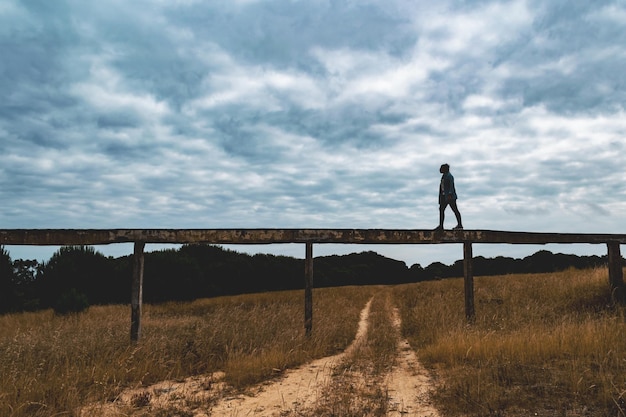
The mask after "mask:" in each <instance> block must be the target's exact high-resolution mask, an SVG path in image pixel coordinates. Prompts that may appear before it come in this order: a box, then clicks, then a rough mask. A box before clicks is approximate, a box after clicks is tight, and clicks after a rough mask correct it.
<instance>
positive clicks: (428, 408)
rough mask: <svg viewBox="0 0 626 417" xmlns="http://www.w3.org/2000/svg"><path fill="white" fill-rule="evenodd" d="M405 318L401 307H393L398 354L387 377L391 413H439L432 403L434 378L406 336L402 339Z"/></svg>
mask: <svg viewBox="0 0 626 417" xmlns="http://www.w3.org/2000/svg"><path fill="white" fill-rule="evenodd" d="M401 324H402V322H401V319H400V314H399V313H398V309H394V310H393V325H394V327H395V328H396V330H397V332H398V338H399V340H398V356H397V358H396V364H395V365H394V366H393V368H392V371H391V372H390V373H389V374H388V375H387V376H386V378H385V385H386V386H387V395H388V396H389V408H388V411H387V416H388V417H398V416H403V417H418V416H419V417H439V412H438V411H437V409H436V408H435V407H434V406H433V405H432V403H431V400H430V392H431V391H432V390H433V387H434V385H433V382H432V379H431V377H430V375H429V373H428V371H427V370H426V368H424V367H423V366H422V364H421V363H420V362H419V360H418V359H417V355H416V354H415V351H413V349H412V348H411V345H409V342H408V341H407V340H406V339H402V336H401V334H402V333H401V331H400V326H401Z"/></svg>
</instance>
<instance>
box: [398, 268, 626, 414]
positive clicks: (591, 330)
mask: <svg viewBox="0 0 626 417" xmlns="http://www.w3.org/2000/svg"><path fill="white" fill-rule="evenodd" d="M474 284H475V302H476V313H477V314H476V322H475V323H474V324H472V325H468V324H467V323H466V320H465V317H464V305H463V282H462V280H445V281H435V282H427V283H420V284H414V285H409V286H403V287H397V288H395V292H396V296H397V297H396V302H397V303H398V305H399V307H400V309H401V312H402V316H403V332H404V335H405V336H406V337H407V338H408V339H409V341H410V342H411V345H412V346H413V348H414V349H416V350H417V351H418V356H419V357H420V359H421V360H422V362H423V363H424V364H425V365H426V366H427V367H429V368H430V369H432V371H433V372H434V374H435V375H437V376H438V377H439V388H438V391H437V394H436V396H435V398H436V400H437V405H438V407H439V409H440V410H442V411H443V413H444V414H446V415H470V416H485V415H493V416H500V415H502V416H505V415H506V416H510V415H537V416H579V415H593V416H624V415H626V322H625V320H624V308H623V307H620V306H614V305H613V303H612V302H611V294H610V291H609V288H608V273H607V271H606V270H605V269H597V270H582V271H581V270H568V271H565V272H562V273H554V274H535V275H514V276H498V277H480V278H476V279H475V282H474Z"/></svg>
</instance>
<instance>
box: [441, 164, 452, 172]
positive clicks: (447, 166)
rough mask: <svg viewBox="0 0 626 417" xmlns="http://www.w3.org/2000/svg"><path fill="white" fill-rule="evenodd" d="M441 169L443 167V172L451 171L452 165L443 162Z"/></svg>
mask: <svg viewBox="0 0 626 417" xmlns="http://www.w3.org/2000/svg"><path fill="white" fill-rule="evenodd" d="M440 169H441V170H442V171H443V172H450V165H448V164H443V165H441V168H440Z"/></svg>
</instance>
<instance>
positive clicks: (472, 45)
mask: <svg viewBox="0 0 626 417" xmlns="http://www.w3.org/2000/svg"><path fill="white" fill-rule="evenodd" d="M625 23H626V8H625V7H624V5H623V4H622V3H621V2H618V1H603V2H594V3H593V4H592V3H589V4H587V3H584V4H583V3H577V4H572V3H571V2H550V3H545V2H535V1H530V0H528V1H524V0H513V1H507V2H500V1H469V2H468V1H447V2H426V3H424V2H417V3H416V2H410V1H406V0H394V1H391V2H390V1H385V2H381V1H379V0H371V1H366V2H351V1H337V2H287V1H283V0H272V1H264V2H257V1H225V2H211V3H206V2H195V1H185V2H159V1H147V0H146V1H140V2H134V3H132V4H129V3H127V2H120V1H116V0H108V1H106V2H103V3H97V4H96V3H85V2H78V1H66V2H61V3H58V2H57V3H50V2H34V3H33V2H30V3H28V4H26V3H23V2H18V1H9V2H5V3H3V6H0V54H1V55H2V56H3V58H4V59H3V60H2V61H1V62H0V93H1V94H2V97H3V100H2V102H1V103H0V201H1V202H2V203H1V206H0V208H1V210H0V225H1V226H0V227H6V228H10V227H94V228H97V227H397V228H430V227H434V226H435V223H436V221H437V207H436V204H437V194H436V193H437V187H438V181H439V174H438V167H439V165H440V164H441V163H443V162H448V163H450V164H451V166H452V172H453V174H454V175H455V177H456V179H457V186H458V192H459V198H460V200H459V206H460V207H461V210H462V212H463V215H464V222H465V224H466V227H468V228H488V229H498V228H500V229H512V230H534V231H535V230H551V231H563V232H567V231H595V232H616V231H619V230H620V229H623V228H624V227H625V226H626V224H624V221H623V219H621V217H620V215H619V213H621V212H623V211H624V209H626V206H625V205H624V204H625V203H624V201H625V198H626V186H625V185H624V181H623V177H624V170H623V165H624V164H623V157H622V156H621V155H622V154H623V153H624V151H625V150H626V149H625V145H624V141H623V137H624V133H626V123H625V122H624V120H626V119H625V118H624V103H625V102H626V97H625V94H626V88H625V87H626V79H625V78H624V77H625V75H624V71H623V68H624V67H625V64H626V62H625V61H626V49H625V48H624V46H623V45H626V39H625V38H626V35H625V34H624V33H623V30H622V28H623V27H624V24H625ZM352 250H355V249H354V248H352ZM385 250H387V249H385ZM409 252H410V251H408V250H407V249H406V248H404V249H401V248H396V253H398V256H400V257H403V258H404V259H410V262H420V263H422V264H425V263H428V261H432V260H436V259H421V260H420V259H419V257H418V255H408V253H409ZM421 253H422V254H423V255H422V256H427V257H432V256H441V257H442V260H445V259H447V258H446V257H447V256H449V255H448V252H445V248H444V249H441V250H439V252H437V251H436V250H434V249H433V250H430V249H429V250H427V251H426V250H424V251H421ZM434 253H439V255H434ZM454 256H455V258H457V257H458V256H459V255H454Z"/></svg>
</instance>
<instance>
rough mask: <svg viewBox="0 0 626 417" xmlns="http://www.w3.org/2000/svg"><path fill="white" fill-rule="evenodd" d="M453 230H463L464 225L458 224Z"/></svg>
mask: <svg viewBox="0 0 626 417" xmlns="http://www.w3.org/2000/svg"><path fill="white" fill-rule="evenodd" d="M452 230H463V226H461V225H460V224H457V225H456V226H455V227H453V228H452Z"/></svg>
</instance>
